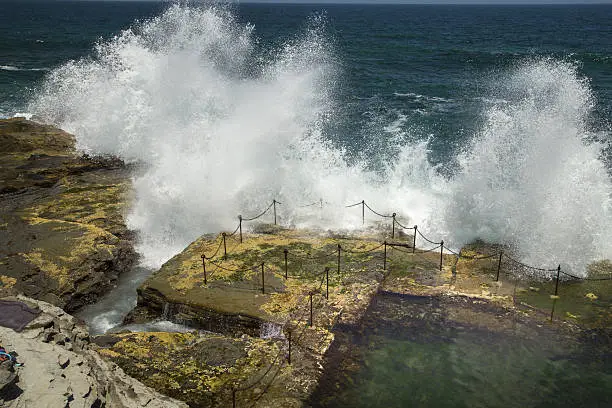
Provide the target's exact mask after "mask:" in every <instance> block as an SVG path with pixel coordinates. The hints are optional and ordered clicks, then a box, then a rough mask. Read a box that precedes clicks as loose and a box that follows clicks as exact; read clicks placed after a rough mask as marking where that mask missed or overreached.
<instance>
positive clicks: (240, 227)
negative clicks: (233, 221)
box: [238, 215, 242, 244]
mask: <svg viewBox="0 0 612 408" xmlns="http://www.w3.org/2000/svg"><path fill="white" fill-rule="evenodd" d="M238 221H239V223H238V229H239V230H240V243H241V244H242V215H239V216H238Z"/></svg>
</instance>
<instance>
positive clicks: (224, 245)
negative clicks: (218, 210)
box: [221, 232, 227, 260]
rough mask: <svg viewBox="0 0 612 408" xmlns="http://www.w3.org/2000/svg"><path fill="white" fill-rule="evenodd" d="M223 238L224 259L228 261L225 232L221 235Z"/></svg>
mask: <svg viewBox="0 0 612 408" xmlns="http://www.w3.org/2000/svg"><path fill="white" fill-rule="evenodd" d="M221 236H222V237H223V259H225V260H227V242H226V241H225V238H226V234H225V232H223V233H221Z"/></svg>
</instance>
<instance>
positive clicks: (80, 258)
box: [0, 118, 135, 311]
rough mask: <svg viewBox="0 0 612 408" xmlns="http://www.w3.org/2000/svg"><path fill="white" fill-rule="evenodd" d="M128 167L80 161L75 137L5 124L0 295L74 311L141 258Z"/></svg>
mask: <svg viewBox="0 0 612 408" xmlns="http://www.w3.org/2000/svg"><path fill="white" fill-rule="evenodd" d="M129 186H130V185H129V170H128V169H127V168H126V167H125V166H124V165H123V164H122V163H121V162H120V161H118V160H116V159H112V158H91V157H87V156H80V155H79V154H78V153H77V152H76V151H75V150H74V137H73V136H72V135H70V134H68V133H66V132H63V131H61V130H59V129H56V128H53V127H51V126H46V125H40V124H37V123H34V122H31V121H27V120H25V119H21V118H15V119H9V120H1V121H0V282H1V283H2V284H1V285H0V293H1V294H5V295H7V294H14V293H20V292H21V293H24V294H25V295H27V296H31V297H34V298H37V299H42V300H45V301H48V302H50V303H52V304H54V305H57V306H60V307H63V308H65V309H66V310H68V311H74V310H76V309H78V308H80V307H81V306H83V305H84V304H88V303H92V302H93V301H95V299H96V298H97V297H98V296H99V295H100V294H102V293H104V292H105V291H106V290H108V289H109V288H111V287H112V284H113V282H114V281H115V280H116V279H117V276H118V274H119V273H121V272H122V271H124V270H125V269H126V268H129V267H130V266H131V264H132V262H133V261H134V259H135V252H134V250H133V248H132V244H131V233H130V231H128V229H127V227H126V225H125V223H124V219H123V213H124V212H125V211H126V203H127V200H128V194H129V190H130V187H129Z"/></svg>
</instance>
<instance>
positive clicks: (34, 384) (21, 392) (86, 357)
mask: <svg viewBox="0 0 612 408" xmlns="http://www.w3.org/2000/svg"><path fill="white" fill-rule="evenodd" d="M20 300H22V301H26V302H28V303H29V304H30V305H32V306H37V307H39V308H40V309H41V310H42V311H43V312H42V315H43V316H40V318H39V319H37V320H35V321H33V322H32V323H30V325H29V326H26V328H25V329H24V330H23V332H21V333H17V332H15V331H13V330H12V329H8V328H5V327H0V339H2V345H3V346H4V347H5V348H6V349H8V350H16V351H17V352H18V354H19V357H18V360H19V362H21V363H24V365H23V366H22V367H18V368H16V372H15V374H16V376H14V377H13V376H11V375H10V374H8V373H4V375H3V371H2V367H0V384H1V383H2V381H4V382H5V383H6V385H7V387H8V386H9V385H10V386H11V387H13V389H12V390H11V393H10V394H7V393H5V392H4V391H3V392H1V393H0V406H2V407H7V408H32V407H36V408H39V407H40V408H45V407H49V408H57V407H62V408H63V407H70V408H73V407H74V408H76V407H79V408H80V407H83V408H85V407H87V408H89V407H102V406H106V407H109V408H110V407H112V408H115V407H116V408H136V407H138V408H140V407H144V406H146V407H159V408H162V407H164V408H186V407H187V405H186V404H184V403H181V402H178V401H176V400H173V399H172V398H169V397H166V396H163V395H161V394H159V393H157V392H156V391H154V390H152V389H150V388H148V387H146V386H145V385H143V384H142V383H140V382H139V381H137V380H135V379H133V378H131V377H129V376H127V375H126V374H125V373H124V372H123V370H122V369H121V368H119V367H117V366H116V365H115V364H113V363H111V362H108V361H104V360H102V359H101V358H100V356H99V355H98V354H97V352H96V351H94V350H92V349H91V348H92V346H91V345H90V344H89V343H88V341H87V340H82V342H83V344H82V349H81V350H72V351H71V350H69V349H68V348H69V347H70V345H72V343H71V342H69V343H65V344H64V345H61V344H58V343H55V342H53V341H51V342H47V343H46V342H44V341H43V340H44V338H45V336H46V334H45V333H44V332H41V327H40V322H41V321H45V322H53V326H52V327H51V328H48V329H53V330H55V331H56V332H57V334H58V335H59V336H60V337H61V338H64V339H65V338H69V337H70V336H73V335H74V331H78V333H79V335H82V334H83V333H86V329H85V328H84V326H82V325H80V324H79V323H78V321H76V319H74V318H73V317H72V316H70V315H68V314H66V313H64V312H63V311H61V309H58V308H56V307H54V306H52V305H49V304H46V303H44V302H41V301H35V300H33V299H27V298H24V297H20ZM58 311H61V312H60V313H57V312H58ZM62 320H63V321H64V322H72V323H73V324H68V325H66V324H63V325H62V324H61V321H62ZM31 326H34V327H31ZM62 326H63V328H62ZM72 326H73V329H72V330H69V328H70V327H72ZM11 381H12V382H13V383H11ZM15 381H16V382H15ZM11 384H12V385H11Z"/></svg>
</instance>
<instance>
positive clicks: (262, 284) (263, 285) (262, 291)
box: [261, 262, 266, 293]
mask: <svg viewBox="0 0 612 408" xmlns="http://www.w3.org/2000/svg"><path fill="white" fill-rule="evenodd" d="M265 287H266V285H265V281H264V263H263V262H262V263H261V293H266V290H265Z"/></svg>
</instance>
